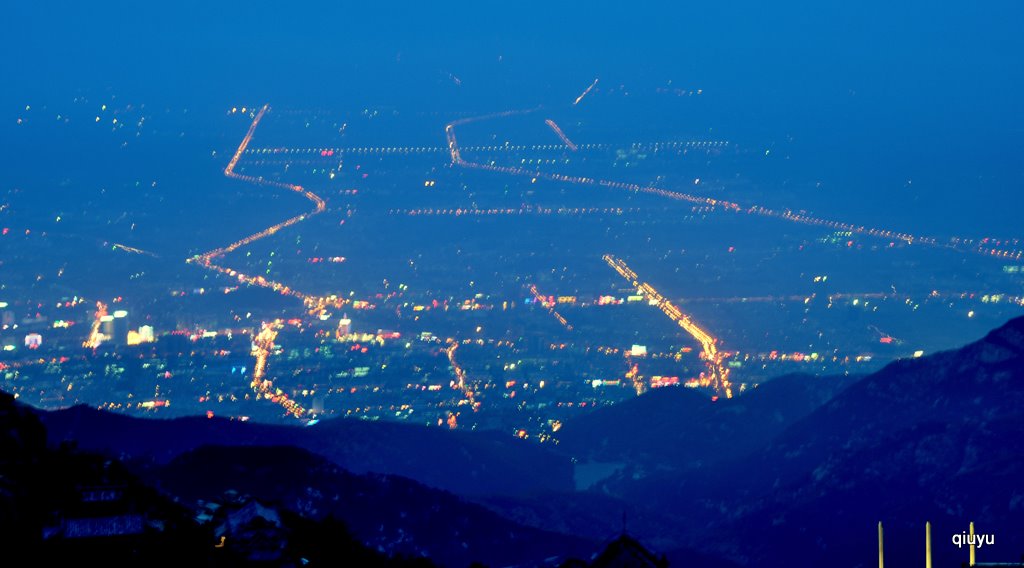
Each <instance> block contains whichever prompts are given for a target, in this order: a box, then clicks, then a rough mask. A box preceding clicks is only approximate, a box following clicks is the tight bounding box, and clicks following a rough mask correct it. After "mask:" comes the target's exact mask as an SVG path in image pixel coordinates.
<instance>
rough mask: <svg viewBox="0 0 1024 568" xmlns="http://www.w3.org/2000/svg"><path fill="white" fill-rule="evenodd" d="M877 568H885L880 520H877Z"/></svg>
mask: <svg viewBox="0 0 1024 568" xmlns="http://www.w3.org/2000/svg"><path fill="white" fill-rule="evenodd" d="M878 568H885V552H884V551H883V549H882V521H878Z"/></svg>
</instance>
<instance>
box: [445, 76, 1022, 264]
mask: <svg viewBox="0 0 1024 568" xmlns="http://www.w3.org/2000/svg"><path fill="white" fill-rule="evenodd" d="M595 84H596V81H595ZM588 91H589V89H588ZM584 95H586V92H584V93H583V95H581V96H580V98H582V97H583V96H584ZM579 100H580V99H577V102H578V101H579ZM529 112H533V110H532V109H531V110H522V111H505V112H501V113H495V114H488V115H484V116H479V117H471V118H462V119H459V120H455V121H452V122H450V123H448V124H447V125H446V126H445V136H446V137H447V140H448V151H449V154H450V155H451V161H452V164H454V165H457V166H460V167H464V168H470V169H479V170H486V171H492V172H499V173H504V174H510V175H520V176H529V177H531V178H533V179H545V180H551V181H558V182H564V183H573V184H581V185H597V186H602V187H610V188H615V189H623V190H626V191H632V192H634V193H646V194H650V195H657V196H660V197H666V198H668V199H674V200H676V201H685V202H689V203H694V204H698V205H705V206H709V207H712V208H715V209H718V210H723V211H727V212H732V213H746V214H748V215H758V216H762V217H770V218H774V219H781V220H784V221H789V222H792V223H800V224H804V225H814V226H819V227H826V228H829V229H833V230H837V231H849V232H850V233H853V234H857V235H865V236H870V237H875V238H880V239H886V240H889V241H902V242H905V243H907V244H925V245H933V246H944V247H950V248H955V249H957V250H964V251H968V252H974V253H978V254H982V255H985V256H989V257H995V258H1004V259H1011V260H1020V259H1022V258H1024V250H1019V249H1007V248H1001V247H999V246H996V245H994V244H992V243H991V242H989V240H988V239H985V240H982V241H980V242H975V241H974V240H972V239H962V238H959V237H952V238H950V239H948V240H947V241H940V240H939V239H937V238H935V237H927V236H920V235H913V234H910V233H907V232H902V231H895V230H891V229H884V228H878V227H868V226H865V225H858V224H856V223H848V222H845V221H838V220H834V219H826V218H823V217H817V216H814V215H812V214H810V213H807V212H805V211H793V210H791V209H782V210H777V209H772V208H769V207H763V206H760V205H746V206H744V205H740V204H739V203H736V202H733V201H728V200H723V199H715V198H713V197H702V196H697V195H692V194H689V193H683V192H680V191H670V190H667V189H660V188H656V187H651V186H644V185H641V184H637V183H628V182H621V181H610V180H601V179H596V178H591V177H586V176H573V175H566V174H558V173H548V172H543V171H540V170H533V169H529V168H523V167H515V166H495V165H491V164H484V163H479V162H471V161H468V160H466V159H464V158H463V157H462V152H461V151H460V149H459V143H458V138H457V137H456V134H455V128H456V127H457V126H460V125H463V124H468V123H471V122H477V121H482V120H489V119H493V118H501V117H505V116H513V115H519V114H525V113H529Z"/></svg>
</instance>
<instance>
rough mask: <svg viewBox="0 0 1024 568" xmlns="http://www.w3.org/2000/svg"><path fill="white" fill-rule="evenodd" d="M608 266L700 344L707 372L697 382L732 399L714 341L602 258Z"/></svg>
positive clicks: (617, 263) (618, 263)
mask: <svg viewBox="0 0 1024 568" xmlns="http://www.w3.org/2000/svg"><path fill="white" fill-rule="evenodd" d="M602 258H603V259H604V261H605V262H607V263H608V266H610V267H612V268H613V269H614V270H615V272H618V273H619V276H622V277H623V278H625V279H626V280H628V281H629V282H630V284H632V285H633V286H634V287H635V288H636V289H637V291H638V292H639V293H640V294H642V295H643V296H644V297H646V298H647V299H648V300H649V301H650V302H651V303H652V304H655V305H657V306H658V309H660V310H661V311H662V312H664V313H665V315H667V316H668V317H669V319H671V320H672V321H673V322H675V323H676V324H678V325H679V327H681V328H683V329H684V330H685V331H686V333H689V334H690V335H691V336H693V338H694V339H696V340H697V342H698V343H700V346H701V350H702V353H701V356H702V358H703V359H704V364H705V365H707V368H708V372H707V374H703V375H702V376H701V377H700V379H701V383H702V384H704V385H705V386H710V387H712V388H713V389H715V392H717V393H718V394H719V395H720V396H725V397H726V398H732V384H731V383H730V382H729V369H728V368H726V367H725V365H724V361H725V355H724V354H723V353H722V352H720V351H719V350H718V347H717V346H716V345H715V344H716V343H717V342H718V340H717V339H716V338H715V337H714V336H712V335H711V334H710V333H708V332H707V331H705V330H704V329H702V328H701V327H700V326H699V325H697V324H696V323H695V322H694V321H693V320H692V319H691V318H690V316H688V315H686V314H684V313H683V312H682V311H681V310H680V309H679V308H678V307H676V306H675V304H673V303H672V302H671V301H669V300H668V298H665V297H664V296H662V295H661V293H660V292H658V291H657V290H656V289H655V288H654V287H653V286H651V285H650V284H648V283H647V282H641V281H640V277H639V276H637V274H636V273H635V272H633V271H632V270H631V269H630V268H629V266H628V265H627V264H626V263H625V262H623V261H622V260H621V259H617V258H615V257H613V256H612V255H610V254H606V255H604V256H603V257H602Z"/></svg>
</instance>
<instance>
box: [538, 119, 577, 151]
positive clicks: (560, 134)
mask: <svg viewBox="0 0 1024 568" xmlns="http://www.w3.org/2000/svg"><path fill="white" fill-rule="evenodd" d="M544 124H547V125H548V128H550V129H551V131H552V132H554V133H555V135H557V136H558V137H559V138H561V140H562V143H563V144H565V147H566V148H568V149H570V150H572V151H573V152H575V151H577V150H579V146H577V145H575V144H573V143H572V140H569V137H568V136H566V135H565V132H562V129H561V128H559V127H558V124H557V123H556V122H555V121H553V120H551V119H550V118H549V119H547V120H545V121H544Z"/></svg>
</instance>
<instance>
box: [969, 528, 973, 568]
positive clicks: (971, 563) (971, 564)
mask: <svg viewBox="0 0 1024 568" xmlns="http://www.w3.org/2000/svg"><path fill="white" fill-rule="evenodd" d="M968 566H974V521H971V562H970V564H968Z"/></svg>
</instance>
